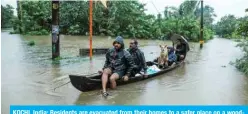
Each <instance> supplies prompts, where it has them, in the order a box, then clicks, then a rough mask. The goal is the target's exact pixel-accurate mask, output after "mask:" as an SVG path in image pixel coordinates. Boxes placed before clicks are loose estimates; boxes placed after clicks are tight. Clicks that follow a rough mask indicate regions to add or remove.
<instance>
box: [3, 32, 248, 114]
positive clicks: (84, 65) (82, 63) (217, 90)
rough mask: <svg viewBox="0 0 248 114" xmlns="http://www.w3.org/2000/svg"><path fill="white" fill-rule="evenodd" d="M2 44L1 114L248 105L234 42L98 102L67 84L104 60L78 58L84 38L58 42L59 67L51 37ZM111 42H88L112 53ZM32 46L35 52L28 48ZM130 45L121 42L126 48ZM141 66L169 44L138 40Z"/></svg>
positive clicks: (216, 43) (219, 43)
mask: <svg viewBox="0 0 248 114" xmlns="http://www.w3.org/2000/svg"><path fill="white" fill-rule="evenodd" d="M1 37H2V38H1V40H2V50H1V51H2V53H1V54H2V60H1V62H2V64H1V65H2V69H1V71H2V74H1V75H2V76H1V79H2V85H1V86H2V101H1V103H2V113H4V114H7V113H9V106H10V105H17V104H18V105H27V104H32V105H39V104H42V105H44V104H51V105H52V104H76V105H85V104H87V105H93V104H150V105H153V104H196V105H197V104H201V105H205V104H248V77H247V76H245V75H244V74H243V73H241V72H240V71H238V70H237V69H236V68H235V67H234V66H233V65H231V64H230V62H232V61H235V60H236V59H237V58H240V57H242V52H241V50H240V49H239V48H237V47H235V45H236V44H237V43H236V42H234V41H231V40H227V39H222V38H215V39H213V40H211V41H208V42H207V43H205V44H204V47H203V49H199V44H198V43H190V47H191V50H190V52H189V53H188V55H187V59H186V62H185V64H184V65H183V66H181V67H179V68H177V69H176V70H173V71H171V72H169V73H166V74H163V75H161V76H158V77H156V78H153V79H150V80H145V81H141V82H137V83H133V84H129V85H124V86H119V87H118V88H117V89H116V90H110V93H111V96H109V97H108V98H107V99H105V98H103V97H102V96H101V94H100V91H99V90H96V91H91V92H86V93H81V92H80V91H78V90H76V89H75V88H74V87H73V86H72V85H71V84H70V83H68V84H66V85H64V86H62V87H60V88H57V89H55V90H54V88H56V87H57V86H58V85H61V84H64V83H67V82H68V81H69V77H68V75H69V74H91V73H94V72H96V71H98V70H99V69H101V68H102V66H103V64H104V60H105V56H104V55H94V57H93V60H92V61H90V60H89V58H88V57H87V56H85V57H80V56H79V49H80V48H88V47H89V41H88V37H85V36H64V35H62V36H61V40H60V41H61V45H60V46H61V47H60V49H61V51H60V52H61V57H62V59H61V60H60V61H55V62H54V61H52V60H51V56H52V53H51V52H52V48H51V36H22V35H11V34H8V32H3V31H2V34H1ZM113 40H114V38H110V37H101V36H98V37H96V36H95V37H93V47H111V45H112V42H113ZM29 41H35V43H36V45H35V46H28V45H27V43H28V42H29ZM128 42H129V40H125V44H126V45H125V46H126V48H127V47H128ZM139 43H140V48H141V49H142V50H143V51H144V53H145V57H146V60H153V59H154V58H156V56H158V54H159V52H160V50H159V46H158V45H159V44H167V45H171V44H172V43H171V42H169V41H165V42H162V41H157V40H139Z"/></svg>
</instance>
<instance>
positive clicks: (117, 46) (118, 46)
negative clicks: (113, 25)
mask: <svg viewBox="0 0 248 114" xmlns="http://www.w3.org/2000/svg"><path fill="white" fill-rule="evenodd" d="M113 46H114V48H115V49H117V50H119V49H124V42H123V38H122V37H121V36H117V37H116V39H115V41H114V42H113Z"/></svg>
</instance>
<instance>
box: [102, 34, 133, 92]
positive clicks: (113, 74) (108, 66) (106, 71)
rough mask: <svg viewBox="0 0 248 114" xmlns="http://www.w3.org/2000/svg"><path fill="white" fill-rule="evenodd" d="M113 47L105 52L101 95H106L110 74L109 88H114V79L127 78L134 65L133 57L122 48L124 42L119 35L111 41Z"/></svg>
mask: <svg viewBox="0 0 248 114" xmlns="http://www.w3.org/2000/svg"><path fill="white" fill-rule="evenodd" d="M113 46H114V47H113V48H111V49H109V50H108V52H107V53H106V61H105V64H104V67H103V72H102V89H103V91H102V92H103V93H102V94H103V96H108V93H107V92H106V86H107V82H108V77H109V76H110V78H109V79H110V83H111V88H113V89H114V88H116V80H118V79H123V80H124V81H127V80H128V77H129V76H130V75H131V71H132V69H133V67H134V62H133V59H132V57H131V55H130V53H129V52H128V51H126V50H125V49H124V42H123V38H122V37H121V36H118V37H117V38H116V39H115V41H114V42H113Z"/></svg>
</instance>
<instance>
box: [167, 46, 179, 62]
mask: <svg viewBox="0 0 248 114" xmlns="http://www.w3.org/2000/svg"><path fill="white" fill-rule="evenodd" d="M167 49H168V66H171V65H172V64H173V63H174V62H176V60H177V56H176V54H175V52H174V51H175V50H174V48H173V47H167Z"/></svg>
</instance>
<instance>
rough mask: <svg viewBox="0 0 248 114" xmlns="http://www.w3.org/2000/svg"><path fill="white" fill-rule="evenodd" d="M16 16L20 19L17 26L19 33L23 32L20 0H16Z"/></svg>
mask: <svg viewBox="0 0 248 114" xmlns="http://www.w3.org/2000/svg"><path fill="white" fill-rule="evenodd" d="M17 12H18V13H17V16H18V19H19V20H20V24H19V25H20V26H19V33H20V34H22V33H23V29H22V28H23V26H22V4H21V1H18V0H17Z"/></svg>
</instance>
